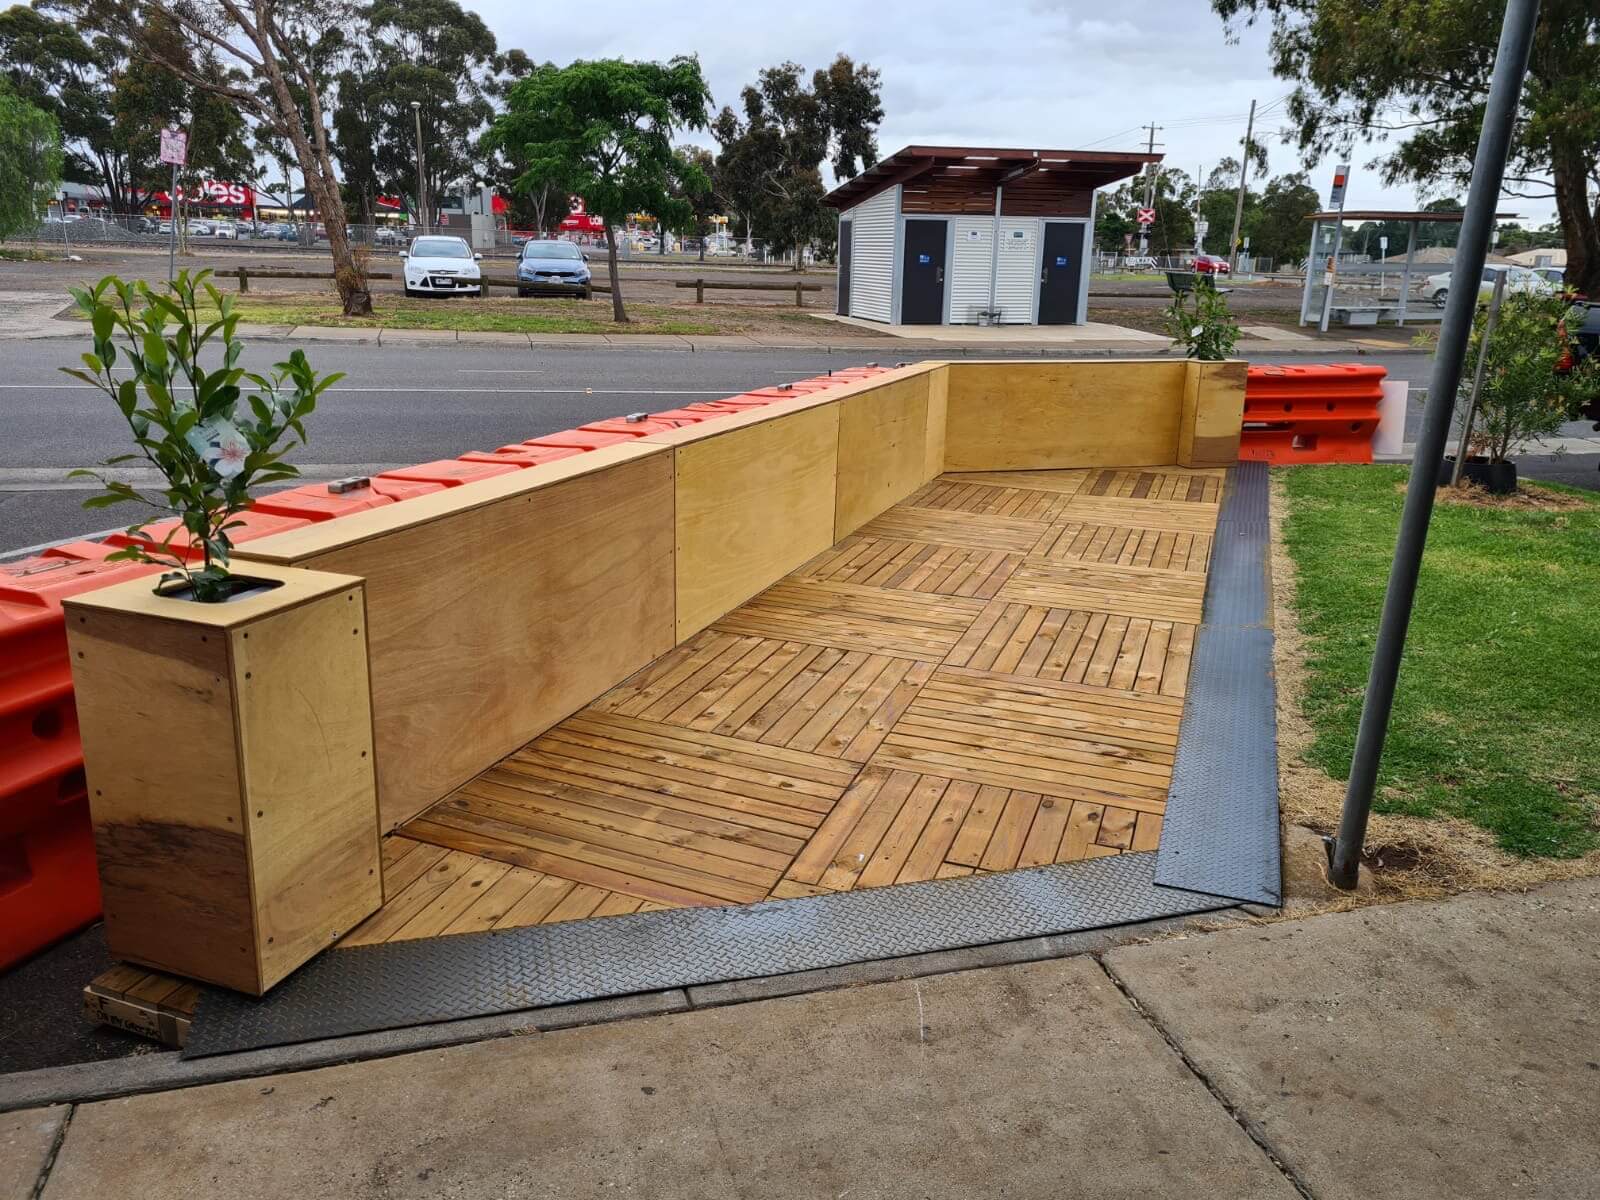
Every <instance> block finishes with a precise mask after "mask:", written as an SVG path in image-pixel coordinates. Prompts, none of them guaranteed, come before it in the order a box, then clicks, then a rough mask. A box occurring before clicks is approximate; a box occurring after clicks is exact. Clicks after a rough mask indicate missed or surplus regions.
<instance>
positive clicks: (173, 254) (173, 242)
mask: <svg viewBox="0 0 1600 1200" xmlns="http://www.w3.org/2000/svg"><path fill="white" fill-rule="evenodd" d="M167 212H168V214H169V215H170V216H171V217H172V223H171V224H170V225H168V226H167V282H168V283H171V282H172V280H173V278H174V276H175V275H176V273H177V259H178V164H177V163H173V164H172V186H171V187H170V188H168V189H167Z"/></svg>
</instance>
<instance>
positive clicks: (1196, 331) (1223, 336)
mask: <svg viewBox="0 0 1600 1200" xmlns="http://www.w3.org/2000/svg"><path fill="white" fill-rule="evenodd" d="M1191 296H1192V297H1193V298H1194V303H1193V304H1192V305H1191V304H1190V303H1189V298H1190V297H1191ZM1164 316H1165V323H1166V327H1167V334H1168V336H1170V337H1171V338H1172V340H1173V342H1174V343H1176V344H1177V345H1179V346H1182V347H1183V348H1184V354H1185V356H1186V357H1188V358H1198V359H1202V360H1204V361H1206V362H1216V361H1218V360H1220V359H1224V358H1227V357H1228V356H1229V355H1231V354H1232V353H1233V348H1234V347H1235V346H1236V345H1238V343H1239V325H1238V323H1237V322H1236V321H1235V320H1234V319H1233V316H1232V314H1230V313H1229V312H1228V300H1227V297H1225V296H1224V295H1223V294H1222V293H1221V292H1219V291H1217V286H1216V284H1215V283H1214V282H1213V281H1212V279H1211V277H1210V276H1207V275H1197V276H1196V277H1195V286H1194V291H1193V292H1179V293H1177V294H1176V295H1175V296H1173V297H1172V303H1171V304H1170V305H1169V306H1168V307H1167V311H1166V313H1165V314H1164Z"/></svg>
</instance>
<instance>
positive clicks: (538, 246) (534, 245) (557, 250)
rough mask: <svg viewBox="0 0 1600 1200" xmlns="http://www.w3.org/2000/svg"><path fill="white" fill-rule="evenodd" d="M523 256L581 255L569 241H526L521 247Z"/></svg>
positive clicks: (556, 256) (559, 256) (558, 256)
mask: <svg viewBox="0 0 1600 1200" xmlns="http://www.w3.org/2000/svg"><path fill="white" fill-rule="evenodd" d="M522 257H523V258H579V259H581V258H582V257H583V255H582V254H581V253H579V251H578V248H577V247H576V246H574V245H573V244H572V243H571V242H526V243H524V244H523V247H522Z"/></svg>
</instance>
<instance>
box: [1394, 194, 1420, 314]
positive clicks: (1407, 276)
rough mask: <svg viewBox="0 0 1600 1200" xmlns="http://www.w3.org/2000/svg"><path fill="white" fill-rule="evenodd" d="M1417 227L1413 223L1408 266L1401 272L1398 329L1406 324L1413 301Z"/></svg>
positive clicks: (1416, 223)
mask: <svg viewBox="0 0 1600 1200" xmlns="http://www.w3.org/2000/svg"><path fill="white" fill-rule="evenodd" d="M1417 225H1418V222H1416V221H1412V222H1411V230H1410V232H1409V233H1408V234H1407V236H1406V265H1405V267H1404V268H1402V270H1401V272H1400V318H1399V320H1398V321H1397V322H1396V325H1397V326H1398V327H1402V328H1403V327H1404V326H1405V323H1406V305H1407V304H1408V303H1410V301H1411V266H1412V264H1413V263H1414V262H1416V258H1417Z"/></svg>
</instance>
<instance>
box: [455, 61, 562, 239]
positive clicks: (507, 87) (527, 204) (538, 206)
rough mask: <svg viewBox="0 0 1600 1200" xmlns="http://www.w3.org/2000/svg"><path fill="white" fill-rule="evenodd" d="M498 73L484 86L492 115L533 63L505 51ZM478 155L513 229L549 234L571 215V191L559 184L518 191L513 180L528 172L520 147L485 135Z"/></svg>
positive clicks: (551, 182) (548, 65) (549, 65)
mask: <svg viewBox="0 0 1600 1200" xmlns="http://www.w3.org/2000/svg"><path fill="white" fill-rule="evenodd" d="M498 67H499V70H498V72H497V74H496V76H495V78H493V79H492V80H490V81H489V82H488V83H487V84H486V85H485V90H486V91H487V92H488V94H489V97H490V99H491V100H492V101H493V102H494V104H495V105H496V111H497V112H500V111H504V109H505V101H506V97H507V96H508V95H509V94H510V92H511V89H512V87H514V86H515V85H516V82H517V80H519V79H526V78H527V77H528V76H529V75H530V74H532V73H533V71H534V63H533V60H532V59H531V58H529V57H528V56H527V55H526V54H525V53H524V52H523V51H521V50H507V51H506V52H505V53H504V54H503V55H501V56H500V61H499V64H498ZM543 69H545V70H550V71H553V70H555V64H554V63H548V62H547V63H545V64H544V67H543ZM478 152H479V154H480V155H481V156H482V158H483V172H484V174H483V177H484V179H486V180H487V181H488V182H489V183H490V185H491V186H492V187H493V188H494V189H495V191H496V192H497V193H499V194H501V195H504V196H506V197H507V198H508V205H509V208H510V219H511V221H512V227H513V228H519V227H520V228H522V229H533V230H535V231H537V232H539V233H550V232H552V231H553V230H555V229H556V227H557V226H559V225H560V224H561V222H562V221H563V220H565V219H566V216H567V214H568V213H570V212H571V211H572V189H571V188H569V187H567V186H566V185H565V184H564V183H562V182H561V181H559V180H545V181H544V182H542V183H537V184H534V185H532V186H531V187H528V188H518V187H517V180H519V179H520V178H521V177H522V175H523V173H524V172H526V171H527V169H528V162H527V158H526V156H525V155H524V154H523V151H522V148H521V147H520V146H498V145H496V144H494V142H493V139H492V138H491V137H490V136H489V134H487V133H486V134H485V135H484V136H483V137H482V138H481V139H480V141H479V146H478Z"/></svg>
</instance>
